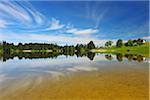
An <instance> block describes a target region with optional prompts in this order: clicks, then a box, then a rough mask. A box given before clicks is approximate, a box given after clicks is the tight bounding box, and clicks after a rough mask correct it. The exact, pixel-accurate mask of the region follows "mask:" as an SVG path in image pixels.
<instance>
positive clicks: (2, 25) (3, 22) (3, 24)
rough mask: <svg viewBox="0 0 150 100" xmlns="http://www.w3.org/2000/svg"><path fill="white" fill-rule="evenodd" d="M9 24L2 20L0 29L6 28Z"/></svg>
mask: <svg viewBox="0 0 150 100" xmlns="http://www.w3.org/2000/svg"><path fill="white" fill-rule="evenodd" d="M6 26H7V22H6V21H5V20H2V19H0V29H1V28H6Z"/></svg>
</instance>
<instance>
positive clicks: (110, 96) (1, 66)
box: [0, 54, 149, 100]
mask: <svg viewBox="0 0 150 100" xmlns="http://www.w3.org/2000/svg"><path fill="white" fill-rule="evenodd" d="M0 59H1V60H0V100H148V98H149V63H148V62H149V58H145V57H143V56H140V55H121V54H117V55H115V54H94V55H93V56H92V57H91V56H89V57H87V56H82V57H77V56H76V55H74V56H64V55H59V56H57V57H48V56H42V57H40V56H34V57H33V56H32V57H27V56H26V57H24V56H23V57H19V56H13V57H7V59H6V58H5V57H1V58H0Z"/></svg>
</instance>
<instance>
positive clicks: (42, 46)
mask: <svg viewBox="0 0 150 100" xmlns="http://www.w3.org/2000/svg"><path fill="white" fill-rule="evenodd" d="M2 46H3V51H4V52H14V51H17V50H18V51H20V52H21V51H23V50H33V51H36V50H40V51H43V52H44V50H51V51H53V52H64V53H68V52H85V51H89V50H91V49H94V48H95V44H94V43H93V41H90V42H89V43H88V44H85V45H83V44H77V45H76V46H74V45H65V46H59V45H57V44H49V43H25V44H23V43H18V44H17V45H14V44H13V43H7V42H6V41H3V43H2Z"/></svg>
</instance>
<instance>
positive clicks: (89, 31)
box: [66, 28, 98, 35]
mask: <svg viewBox="0 0 150 100" xmlns="http://www.w3.org/2000/svg"><path fill="white" fill-rule="evenodd" d="M66 32H67V33H73V34H75V35H89V34H93V33H97V32H98V29H77V28H71V29H68V30H67V31H66Z"/></svg>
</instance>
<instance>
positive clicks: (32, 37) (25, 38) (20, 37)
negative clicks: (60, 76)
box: [0, 33, 113, 46]
mask: <svg viewBox="0 0 150 100" xmlns="http://www.w3.org/2000/svg"><path fill="white" fill-rule="evenodd" d="M0 36H2V37H0V38H1V39H3V40H6V41H7V40H9V41H8V42H14V40H16V42H30V41H31V42H33V41H36V42H47V43H58V44H59V43H60V44H63V45H66V44H80V43H82V44H87V43H89V42H90V41H91V40H92V41H93V42H94V43H95V44H96V45H98V46H100V45H101V46H102V45H104V44H105V42H106V41H108V40H104V39H103V40H102V39H101V40H99V39H96V38H94V37H84V38H83V36H74V37H69V36H60V35H46V34H27V33H26V34H16V33H11V34H10V33H9V34H4V33H0ZM11 40H12V41H11ZM112 41H113V40H112Z"/></svg>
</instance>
